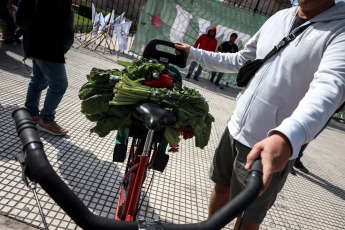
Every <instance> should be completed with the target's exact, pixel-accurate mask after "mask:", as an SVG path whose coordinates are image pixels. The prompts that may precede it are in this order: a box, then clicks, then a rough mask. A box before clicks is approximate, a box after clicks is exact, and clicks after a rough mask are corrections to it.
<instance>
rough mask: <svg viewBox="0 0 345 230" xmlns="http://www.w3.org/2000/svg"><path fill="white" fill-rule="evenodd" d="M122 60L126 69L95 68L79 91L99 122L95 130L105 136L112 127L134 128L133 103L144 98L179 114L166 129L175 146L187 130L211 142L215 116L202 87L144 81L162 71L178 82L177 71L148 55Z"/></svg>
mask: <svg viewBox="0 0 345 230" xmlns="http://www.w3.org/2000/svg"><path fill="white" fill-rule="evenodd" d="M118 63H119V64H121V65H122V66H124V67H125V68H124V69H123V70H122V71H119V70H116V69H111V70H102V69H97V68H93V69H92V70H91V72H90V74H88V75H87V79H88V83H86V84H84V85H83V86H82V87H81V89H80V91H79V98H80V99H81V100H82V103H81V111H82V113H84V114H85V117H86V118H87V119H89V120H90V121H92V122H96V125H95V126H94V127H93V128H92V129H91V130H90V132H91V133H96V134H97V135H99V136H100V137H104V136H106V135H108V134H109V133H110V132H111V131H112V130H121V129H126V128H130V127H131V123H132V120H131V117H132V111H133V106H134V105H135V104H136V103H138V102H140V101H150V102H154V103H156V104H159V105H161V106H162V107H163V108H166V109H170V110H172V111H174V112H175V113H176V114H177V117H178V121H177V123H176V124H175V126H174V127H167V128H166V129H165V133H164V136H165V138H166V140H167V141H168V142H169V144H170V145H171V146H174V147H175V146H178V143H179V142H180V136H181V135H182V134H183V133H184V134H185V135H184V138H192V137H195V145H196V146H197V147H200V148H204V147H205V146H206V145H207V143H208V141H209V138H210V134H211V126H212V122H213V121H214V118H213V117H212V115H211V114H210V113H209V106H208V103H207V102H206V101H205V98H204V97H203V96H202V95H201V94H200V93H199V92H198V91H196V90H195V89H190V88H187V87H184V88H181V87H180V86H179V85H176V83H175V84H173V85H172V86H171V87H170V88H169V89H168V88H155V87H152V86H151V87H149V86H147V85H144V82H146V83H147V82H150V81H154V82H155V81H157V80H158V78H159V77H160V76H162V75H164V76H165V77H166V78H167V80H169V79H168V78H170V80H171V81H173V82H175V79H174V77H172V76H173V74H172V73H171V72H170V71H169V70H167V69H165V66H164V65H161V64H158V63H149V62H146V61H145V60H144V59H142V60H139V61H135V62H126V61H118ZM157 87H158V86H157ZM186 133H188V135H187V134H186Z"/></svg>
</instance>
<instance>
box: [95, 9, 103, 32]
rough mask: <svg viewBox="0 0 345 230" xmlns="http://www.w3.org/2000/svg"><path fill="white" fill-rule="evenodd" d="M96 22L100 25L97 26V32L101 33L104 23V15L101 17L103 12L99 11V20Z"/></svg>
mask: <svg viewBox="0 0 345 230" xmlns="http://www.w3.org/2000/svg"><path fill="white" fill-rule="evenodd" d="M98 24H99V25H100V26H99V27H98V32H97V33H98V34H99V33H102V29H103V28H102V25H104V24H105V23H104V17H103V14H102V12H100V13H99V21H98Z"/></svg>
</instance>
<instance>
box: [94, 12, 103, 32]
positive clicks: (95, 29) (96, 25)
mask: <svg viewBox="0 0 345 230" xmlns="http://www.w3.org/2000/svg"><path fill="white" fill-rule="evenodd" d="M101 14H102V13H99V14H97V13H96V15H95V20H94V22H93V33H92V36H94V35H96V34H97V33H98V27H99V24H100V18H101ZM102 16H103V15H102Z"/></svg>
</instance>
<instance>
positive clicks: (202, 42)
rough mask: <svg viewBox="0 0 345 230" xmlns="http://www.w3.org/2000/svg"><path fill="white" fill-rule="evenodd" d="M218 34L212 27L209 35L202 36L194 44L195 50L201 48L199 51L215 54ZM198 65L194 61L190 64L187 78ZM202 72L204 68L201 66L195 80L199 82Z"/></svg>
mask: <svg viewBox="0 0 345 230" xmlns="http://www.w3.org/2000/svg"><path fill="white" fill-rule="evenodd" d="M216 32H217V30H216V27H212V28H211V29H209V31H208V32H207V34H203V35H201V36H200V37H199V38H198V40H196V42H195V44H194V48H199V49H203V50H207V51H212V52H214V51H215V50H216V47H217V40H216ZM196 65H197V63H196V62H195V61H193V62H192V63H191V64H190V66H189V69H188V74H187V76H186V78H190V76H191V75H192V73H193V71H194V68H195V66H196ZM201 71H202V67H201V66H200V65H199V67H198V70H197V71H196V72H195V74H194V80H196V81H198V77H199V75H200V74H201Z"/></svg>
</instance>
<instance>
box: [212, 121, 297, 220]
mask: <svg viewBox="0 0 345 230" xmlns="http://www.w3.org/2000/svg"><path fill="white" fill-rule="evenodd" d="M250 150H251V148H249V147H247V146H245V145H243V144H241V143H239V142H238V141H236V140H234V139H233V138H232V137H231V135H230V134H229V130H228V128H226V129H225V131H224V133H223V135H222V138H221V140H220V142H219V145H218V147H217V149H216V152H215V155H214V157H213V162H212V164H211V168H210V178H211V180H212V181H213V182H215V183H216V184H218V185H222V186H226V187H230V196H231V199H232V198H233V197H235V196H236V195H237V194H239V193H240V192H241V191H242V190H243V188H244V186H245V180H246V178H247V176H248V174H249V171H247V170H246V169H245V168H244V166H245V164H246V160H247V155H248V153H249V152H250ZM293 163H294V160H292V161H289V162H288V163H287V164H286V166H285V168H284V169H283V170H282V171H281V172H279V173H274V174H273V177H272V181H271V183H270V185H269V186H268V188H267V190H266V191H265V192H264V193H263V194H262V195H261V196H260V197H258V198H257V199H256V201H255V202H254V203H253V204H252V205H251V206H250V207H249V208H248V209H247V210H246V212H245V215H244V220H245V221H247V222H250V223H255V224H261V223H262V221H263V220H264V218H265V216H266V213H267V211H268V210H269V209H270V208H271V207H272V205H273V203H274V201H275V200H276V198H277V194H278V192H280V190H281V189H282V188H283V186H284V183H285V181H286V178H287V176H288V175H289V172H290V170H291V168H292V166H293ZM239 217H240V216H239Z"/></svg>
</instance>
